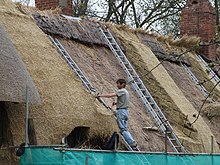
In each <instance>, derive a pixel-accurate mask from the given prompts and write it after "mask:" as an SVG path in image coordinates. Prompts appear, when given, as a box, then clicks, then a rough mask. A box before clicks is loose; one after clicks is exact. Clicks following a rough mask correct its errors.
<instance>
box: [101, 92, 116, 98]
mask: <svg viewBox="0 0 220 165" xmlns="http://www.w3.org/2000/svg"><path fill="white" fill-rule="evenodd" d="M116 96H117V95H116V93H108V94H101V95H98V96H97V97H105V98H112V97H116Z"/></svg>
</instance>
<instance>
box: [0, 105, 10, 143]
mask: <svg viewBox="0 0 220 165" xmlns="http://www.w3.org/2000/svg"><path fill="white" fill-rule="evenodd" d="M9 143H10V145H12V135H11V132H10V131H9V118H8V113H7V110H6V102H4V101H0V147H2V146H8V145H9Z"/></svg>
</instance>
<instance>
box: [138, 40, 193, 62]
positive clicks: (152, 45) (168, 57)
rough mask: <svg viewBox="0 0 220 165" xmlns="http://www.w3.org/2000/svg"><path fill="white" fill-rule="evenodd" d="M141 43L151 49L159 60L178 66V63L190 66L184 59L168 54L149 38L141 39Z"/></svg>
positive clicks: (174, 54)
mask: <svg viewBox="0 0 220 165" xmlns="http://www.w3.org/2000/svg"><path fill="white" fill-rule="evenodd" d="M142 42H143V43H144V44H145V45H147V46H149V47H150V48H151V51H152V52H153V53H154V54H155V56H156V57H157V58H158V59H160V60H165V61H169V62H173V63H177V64H179V63H180V62H182V63H185V64H186V65H188V66H190V63H189V61H188V60H186V59H185V58H184V57H179V56H178V55H177V54H176V53H170V54H168V53H167V52H166V51H165V50H164V49H163V48H162V47H161V46H160V44H159V42H157V41H156V40H154V39H152V38H150V37H148V38H147V37H143V39H142Z"/></svg>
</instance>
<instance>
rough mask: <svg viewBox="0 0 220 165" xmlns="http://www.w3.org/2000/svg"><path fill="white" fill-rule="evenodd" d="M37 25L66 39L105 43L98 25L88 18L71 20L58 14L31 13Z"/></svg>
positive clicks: (48, 32) (88, 42)
mask: <svg viewBox="0 0 220 165" xmlns="http://www.w3.org/2000/svg"><path fill="white" fill-rule="evenodd" d="M33 17H34V19H35V20H36V23H37V25H38V26H39V27H40V28H41V29H42V30H43V31H44V32H45V33H47V34H50V35H59V36H61V37H64V38H67V39H74V40H78V41H80V42H83V43H87V44H97V45H105V46H106V45H107V43H106V41H105V39H104V38H103V35H102V33H101V32H100V31H99V25H98V23H96V22H92V21H90V20H81V21H79V20H72V19H67V18H65V17H62V16H60V15H47V14H44V15H43V14H39V13H37V12H35V13H34V14H33Z"/></svg>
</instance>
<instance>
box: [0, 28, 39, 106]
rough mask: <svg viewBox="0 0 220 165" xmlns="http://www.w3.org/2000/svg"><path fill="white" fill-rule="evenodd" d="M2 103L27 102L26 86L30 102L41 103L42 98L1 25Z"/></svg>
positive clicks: (0, 75) (0, 85)
mask: <svg viewBox="0 0 220 165" xmlns="http://www.w3.org/2000/svg"><path fill="white" fill-rule="evenodd" d="M0 55H1V56H0V70H1V72H0V77H1V79H0V101H11V102H25V95H26V94H25V93H26V86H27V87H28V89H29V90H28V93H29V101H30V102H31V103H37V104H39V103H40V101H41V100H40V96H39V93H38V90H37V88H36V87H35V85H34V83H33V81H32V79H31V77H30V75H29V73H28V71H27V69H26V67H25V65H24V63H23V61H22V59H21V57H20V55H19V53H18V52H17V50H16V48H15V47H14V45H13V43H12V42H11V40H10V38H9V36H8V34H7V32H6V31H5V30H4V28H3V27H2V26H1V25H0Z"/></svg>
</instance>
